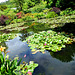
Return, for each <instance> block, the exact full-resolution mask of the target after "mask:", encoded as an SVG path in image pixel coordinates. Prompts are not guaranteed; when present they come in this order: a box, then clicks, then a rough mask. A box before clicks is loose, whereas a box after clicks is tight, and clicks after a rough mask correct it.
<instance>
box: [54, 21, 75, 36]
mask: <svg viewBox="0 0 75 75" xmlns="http://www.w3.org/2000/svg"><path fill="white" fill-rule="evenodd" d="M54 30H55V31H59V32H62V31H64V32H67V33H73V34H74V35H75V22H74V23H66V24H65V25H64V26H63V27H57V28H55V29H54Z"/></svg>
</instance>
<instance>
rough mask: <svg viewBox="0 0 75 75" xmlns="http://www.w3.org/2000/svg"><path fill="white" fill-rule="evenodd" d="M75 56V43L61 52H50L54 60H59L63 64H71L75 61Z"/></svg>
mask: <svg viewBox="0 0 75 75" xmlns="http://www.w3.org/2000/svg"><path fill="white" fill-rule="evenodd" d="M74 54H75V43H73V44H71V45H67V46H66V48H64V49H62V51H60V52H56V53H54V52H50V55H51V56H52V57H53V58H56V59H59V60H60V61H62V62H70V61H73V60H74V59H73V57H74Z"/></svg>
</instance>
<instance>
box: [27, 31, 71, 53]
mask: <svg viewBox="0 0 75 75" xmlns="http://www.w3.org/2000/svg"><path fill="white" fill-rule="evenodd" d="M26 41H27V42H28V44H29V45H28V46H31V48H30V49H32V51H33V52H34V53H36V52H38V51H40V52H43V53H44V52H45V50H51V51H53V52H58V51H60V50H61V49H62V48H65V45H66V44H70V43H71V42H72V40H71V38H69V35H67V34H65V33H64V32H61V33H60V32H59V33H57V32H55V31H52V30H48V31H42V32H39V33H38V34H37V33H35V34H34V35H32V36H29V37H27V38H26Z"/></svg>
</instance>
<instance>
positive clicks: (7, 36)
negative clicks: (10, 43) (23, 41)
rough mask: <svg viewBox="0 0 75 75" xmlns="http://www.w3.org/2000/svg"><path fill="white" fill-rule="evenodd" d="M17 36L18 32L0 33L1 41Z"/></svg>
mask: <svg viewBox="0 0 75 75" xmlns="http://www.w3.org/2000/svg"><path fill="white" fill-rule="evenodd" d="M15 37H17V34H13V33H12V34H11V33H10V34H5V33H4V34H0V43H1V42H4V41H7V40H10V39H13V38H15Z"/></svg>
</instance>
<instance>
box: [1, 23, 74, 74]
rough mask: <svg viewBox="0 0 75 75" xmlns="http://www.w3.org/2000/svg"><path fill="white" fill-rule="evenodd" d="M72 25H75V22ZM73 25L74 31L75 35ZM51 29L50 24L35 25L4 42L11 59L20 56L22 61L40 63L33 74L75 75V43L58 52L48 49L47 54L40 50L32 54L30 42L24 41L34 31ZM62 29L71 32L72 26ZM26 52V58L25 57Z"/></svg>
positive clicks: (58, 29)
mask: <svg viewBox="0 0 75 75" xmlns="http://www.w3.org/2000/svg"><path fill="white" fill-rule="evenodd" d="M70 25H73V26H75V23H72V24H70ZM65 26H66V25H65ZM73 26H72V33H73V34H74V35H75V33H74V32H75V30H74V27H73ZM49 29H50V28H49V26H44V25H35V26H32V27H30V28H28V29H25V30H23V31H21V32H19V33H20V34H21V35H20V36H18V37H16V38H14V39H12V40H9V41H8V42H4V43H2V44H3V45H4V46H6V47H7V51H10V52H9V53H8V54H9V56H10V58H11V59H13V58H14V57H17V56H18V57H19V59H20V58H22V61H26V62H29V61H34V62H35V63H38V64H39V66H38V67H37V68H36V69H35V70H34V72H33V75H75V43H73V44H71V45H67V46H66V48H65V49H62V51H60V52H57V53H53V52H49V51H46V53H45V54H42V53H40V52H38V53H36V54H32V52H31V50H30V47H28V44H27V43H26V42H22V41H23V40H25V37H27V36H29V35H32V34H34V32H38V31H42V30H49ZM54 30H55V31H60V30H61V28H55V29H54ZM61 31H68V32H69V31H71V27H69V26H68V28H67V30H66V29H65V28H62V30H61ZM70 33H71V32H70ZM25 54H26V58H24V55H25Z"/></svg>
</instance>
